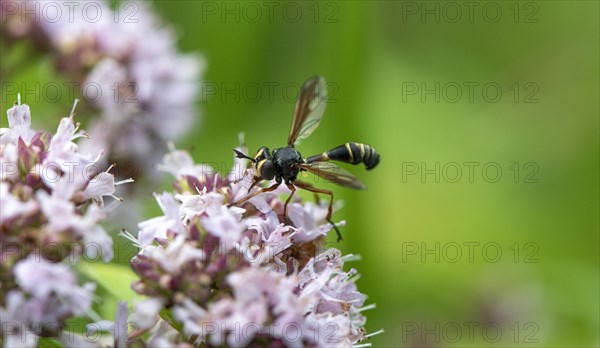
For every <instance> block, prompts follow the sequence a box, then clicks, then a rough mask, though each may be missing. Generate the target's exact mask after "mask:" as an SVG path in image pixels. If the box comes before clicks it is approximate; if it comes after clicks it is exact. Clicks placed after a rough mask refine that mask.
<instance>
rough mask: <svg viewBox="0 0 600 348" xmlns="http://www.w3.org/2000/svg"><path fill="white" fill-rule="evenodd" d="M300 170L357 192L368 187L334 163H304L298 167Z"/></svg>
mask: <svg viewBox="0 0 600 348" xmlns="http://www.w3.org/2000/svg"><path fill="white" fill-rule="evenodd" d="M298 166H299V167H300V168H302V169H304V170H306V171H308V172H311V173H313V174H315V175H316V176H318V177H321V178H323V179H325V180H327V181H331V182H333V183H336V184H338V185H341V186H344V187H349V188H353V189H357V190H364V189H366V188H367V187H366V186H365V185H364V184H363V183H362V182H360V180H358V178H357V177H355V176H354V175H353V174H352V173H350V172H349V171H347V170H345V169H342V168H340V167H338V166H337V165H336V164H335V163H332V162H313V163H302V164H300V165H298Z"/></svg>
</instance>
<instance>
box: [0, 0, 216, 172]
mask: <svg viewBox="0 0 600 348" xmlns="http://www.w3.org/2000/svg"><path fill="white" fill-rule="evenodd" d="M117 6H124V7H125V8H118V10H115V11H113V10H112V9H111V8H110V7H109V4H108V3H107V2H106V1H104V0H92V1H87V0H86V1H84V2H74V1H56V2H52V3H51V4H48V2H44V1H34V0H22V1H15V2H11V3H7V4H6V6H3V11H5V12H6V14H5V15H4V14H3V18H4V17H5V16H6V17H7V19H6V21H5V22H4V23H2V24H3V25H4V26H5V27H6V28H5V30H3V31H5V32H6V33H7V35H8V36H9V38H10V39H15V38H16V39H20V38H25V37H26V38H30V39H32V40H33V41H34V42H36V47H38V48H40V49H42V50H44V51H46V52H49V53H50V56H51V57H53V59H54V60H55V65H56V67H57V68H58V70H59V71H61V72H63V73H65V74H67V76H69V78H71V79H72V80H73V81H75V82H76V83H77V84H78V86H80V87H81V91H82V94H83V96H84V97H85V100H86V101H89V102H91V103H92V104H94V105H95V106H96V107H97V108H98V109H99V110H100V117H98V118H95V119H94V120H93V122H92V124H91V125H89V126H88V129H89V133H90V135H91V136H92V138H93V139H94V143H93V144H90V146H94V148H92V149H89V150H97V149H100V148H101V149H104V150H105V151H106V155H107V157H108V159H109V160H110V161H112V162H115V163H122V162H127V163H128V164H129V165H131V164H134V163H135V165H142V168H129V166H128V167H126V166H125V165H122V166H120V167H121V168H129V170H130V171H131V172H132V175H138V174H141V170H143V169H148V168H149V167H148V168H144V167H143V166H148V165H152V164H153V163H156V162H157V161H159V160H160V154H161V153H163V152H164V150H163V147H164V144H165V143H166V141H168V140H172V139H174V138H176V137H180V136H182V135H184V134H185V133H186V132H187V131H188V130H189V129H190V126H191V124H192V122H193V120H194V117H195V114H197V112H196V110H194V103H195V99H196V96H197V94H198V90H199V82H200V81H199V76H200V74H201V72H202V71H203V70H204V61H203V60H202V59H201V58H200V57H198V56H196V55H183V54H180V53H179V52H178V51H177V48H176V42H175V41H176V40H175V35H174V34H173V32H172V30H170V29H169V28H165V27H163V26H161V24H160V21H159V20H158V19H157V18H156V16H155V15H154V14H153V13H152V11H151V9H150V7H149V5H148V4H147V3H146V2H142V1H140V2H131V1H129V2H126V3H125V4H124V5H117ZM157 154H159V155H158V157H156V156H157ZM128 176H129V175H128Z"/></svg>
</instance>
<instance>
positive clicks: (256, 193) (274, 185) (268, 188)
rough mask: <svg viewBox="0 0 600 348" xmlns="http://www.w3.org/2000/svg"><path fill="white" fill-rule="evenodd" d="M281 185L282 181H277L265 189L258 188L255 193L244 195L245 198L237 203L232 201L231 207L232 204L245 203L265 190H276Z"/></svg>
mask: <svg viewBox="0 0 600 348" xmlns="http://www.w3.org/2000/svg"><path fill="white" fill-rule="evenodd" d="M279 185H281V183H280V182H276V183H274V184H273V185H271V186H269V187H266V188H263V189H260V190H258V191H257V192H254V193H253V194H251V195H250V196H246V197H244V198H242V199H240V200H239V201H237V202H235V203H231V204H229V206H230V207H231V206H232V205H240V204H242V203H244V202H247V201H248V200H250V199H252V198H254V197H255V196H257V195H259V194H261V193H263V192H271V191H275V189H276V188H277V187H278V186H279Z"/></svg>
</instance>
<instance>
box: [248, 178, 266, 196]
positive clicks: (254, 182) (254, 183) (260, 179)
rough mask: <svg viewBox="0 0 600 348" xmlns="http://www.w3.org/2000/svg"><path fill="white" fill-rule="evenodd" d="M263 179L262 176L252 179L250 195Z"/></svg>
mask: <svg viewBox="0 0 600 348" xmlns="http://www.w3.org/2000/svg"><path fill="white" fill-rule="evenodd" d="M262 180H263V179H262V178H261V177H260V176H255V177H254V179H252V185H250V187H248V193H250V190H252V188H253V187H254V186H256V185H257V184H258V183H259V182H261V181H262Z"/></svg>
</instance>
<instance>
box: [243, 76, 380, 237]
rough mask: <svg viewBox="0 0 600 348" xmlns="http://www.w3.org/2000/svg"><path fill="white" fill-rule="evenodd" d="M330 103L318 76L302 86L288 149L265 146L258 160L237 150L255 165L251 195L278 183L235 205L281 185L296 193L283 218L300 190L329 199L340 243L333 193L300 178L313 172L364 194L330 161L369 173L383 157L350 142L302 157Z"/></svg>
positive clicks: (353, 180)
mask: <svg viewBox="0 0 600 348" xmlns="http://www.w3.org/2000/svg"><path fill="white" fill-rule="evenodd" d="M326 99H327V90H326V82H325V79H324V78H323V77H321V76H314V77H312V78H310V79H308V80H307V81H306V82H304V84H303V85H302V87H301V89H300V95H299V96H298V99H297V100H296V106H295V108H294V117H293V119H292V126H291V128H290V133H289V135H288V141H287V146H286V147H281V148H278V149H274V150H273V151H272V152H271V151H270V150H269V148H268V147H266V146H261V147H260V148H259V149H258V151H256V154H255V155H254V157H250V156H248V155H246V154H244V153H242V152H240V151H238V150H235V149H234V150H233V151H235V153H236V156H237V157H238V158H246V159H249V160H250V161H251V163H250V164H249V165H252V166H253V167H254V169H255V170H254V173H255V174H254V178H253V181H252V185H251V186H250V188H249V189H248V191H250V189H252V187H254V186H256V185H257V184H259V183H260V182H262V181H263V180H273V179H275V183H274V184H273V185H271V186H269V187H266V188H262V189H261V190H259V191H257V192H255V193H253V194H252V195H249V196H246V197H244V198H243V199H241V200H239V201H237V202H236V203H233V204H234V205H239V204H242V203H244V202H246V201H248V200H249V199H251V198H252V197H254V196H256V195H258V194H261V193H263V192H269V191H273V190H275V189H276V188H277V187H278V186H279V185H281V184H282V183H285V185H286V186H287V187H288V188H289V189H290V190H291V191H292V192H291V194H290V195H289V196H288V198H287V200H286V201H285V205H284V208H283V216H284V218H287V207H288V204H289V202H290V200H291V199H292V197H293V196H294V193H295V192H296V187H298V188H301V189H304V190H307V191H311V192H313V193H314V194H315V195H317V194H318V193H321V194H326V195H329V197H330V199H329V208H328V212H327V218H326V220H327V222H329V223H330V224H331V225H332V226H333V227H334V229H335V231H336V233H337V237H338V241H340V240H341V239H342V235H341V233H340V231H339V230H338V228H337V226H336V225H335V224H334V223H333V222H332V221H331V214H332V208H333V192H332V191H329V190H325V189H320V188H316V187H314V186H312V185H311V184H309V183H307V182H302V181H300V180H298V174H299V173H300V172H305V171H306V172H310V173H313V174H315V175H317V176H319V177H321V178H323V179H326V180H328V181H331V182H333V183H336V184H338V185H341V186H344V187H349V188H353V189H359V190H361V189H365V188H366V187H365V185H363V183H362V182H360V180H358V178H356V177H355V176H354V175H352V174H351V173H350V172H348V171H346V170H344V169H342V168H340V167H338V166H337V165H336V164H334V163H332V162H330V161H340V162H346V163H351V164H359V163H364V165H365V166H366V168H367V169H373V168H375V166H377V164H378V163H379V154H378V153H377V151H375V149H374V148H373V147H372V146H370V145H367V144H362V143H356V142H348V143H345V144H343V145H340V146H337V147H335V148H333V149H331V150H329V151H325V152H323V153H321V154H318V155H314V156H310V157H308V158H304V157H302V155H301V154H300V152H298V150H296V148H295V147H296V146H297V145H299V144H300V143H301V142H302V141H303V140H304V139H306V138H307V137H308V136H310V135H311V134H312V133H313V132H314V131H315V129H317V127H318V126H319V123H320V122H321V118H322V117H323V112H324V111H325V101H326Z"/></svg>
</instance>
